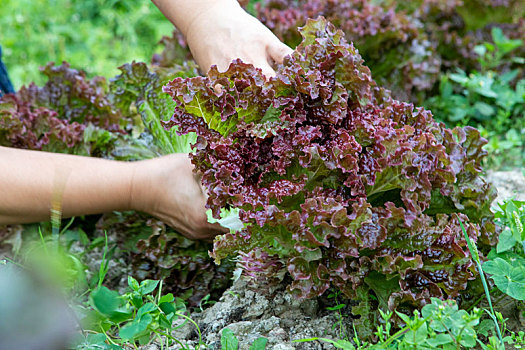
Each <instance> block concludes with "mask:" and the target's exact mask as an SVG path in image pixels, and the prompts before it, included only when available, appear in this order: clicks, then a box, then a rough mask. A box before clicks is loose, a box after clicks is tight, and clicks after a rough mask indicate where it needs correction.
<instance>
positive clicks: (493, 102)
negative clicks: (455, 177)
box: [426, 27, 525, 166]
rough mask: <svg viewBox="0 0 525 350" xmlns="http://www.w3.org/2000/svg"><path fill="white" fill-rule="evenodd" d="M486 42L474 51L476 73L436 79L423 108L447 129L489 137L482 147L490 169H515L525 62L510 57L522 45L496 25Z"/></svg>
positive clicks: (524, 108) (524, 106)
mask: <svg viewBox="0 0 525 350" xmlns="http://www.w3.org/2000/svg"><path fill="white" fill-rule="evenodd" d="M492 41H493V43H489V42H485V43H483V44H481V45H478V46H476V47H475V52H476V53H477V54H478V64H479V66H480V67H481V70H480V71H472V72H471V73H467V72H465V71H463V70H461V69H458V70H457V71H456V72H455V73H449V74H447V75H444V76H442V78H441V83H440V94H439V95H437V96H435V97H432V98H430V99H429V100H428V101H427V102H426V106H427V107H428V108H430V109H431V110H432V111H433V112H434V114H435V115H436V117H437V118H438V119H440V120H443V121H445V122H446V123H448V124H449V125H473V126H478V127H479V128H480V129H481V130H482V135H483V136H484V137H487V138H488V139H489V143H488V145H487V146H486V149H487V150H488V151H489V153H490V156H491V157H490V158H489V159H490V160H491V162H492V163H495V164H494V165H496V166H501V165H502V163H503V164H504V163H513V164H517V165H521V164H522V163H523V155H524V146H525V140H524V139H523V136H522V135H523V130H524V129H525V122H524V119H523V115H524V113H525V103H524V102H525V79H523V72H524V71H523V64H524V63H525V60H524V59H523V57H512V56H510V54H511V53H512V52H513V51H514V50H516V49H517V48H519V47H521V46H522V45H523V41H522V40H519V39H509V38H508V37H506V36H505V35H504V34H503V32H502V31H501V29H499V28H497V27H494V28H493V29H492ZM509 56H510V57H509ZM497 157H499V158H501V159H499V158H497Z"/></svg>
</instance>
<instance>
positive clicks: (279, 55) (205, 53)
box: [185, 0, 293, 77]
mask: <svg viewBox="0 0 525 350" xmlns="http://www.w3.org/2000/svg"><path fill="white" fill-rule="evenodd" d="M185 35H186V41H187V42H188V45H189V47H190V49H191V52H192V55H193V57H194V59H195V61H197V63H198V64H199V66H200V67H201V70H202V71H203V72H205V73H206V72H208V70H209V69H210V67H211V66H212V65H214V64H215V65H217V67H218V69H219V70H220V71H226V70H227V69H228V67H229V65H230V63H231V62H232V60H234V59H236V58H240V59H241V60H242V61H243V62H245V63H251V64H253V65H254V66H255V67H258V68H260V69H262V71H263V74H264V75H265V76H267V77H271V76H274V75H275V71H274V69H273V68H272V64H273V63H274V62H275V63H282V62H283V58H284V57H285V56H286V55H289V54H291V53H292V52H293V50H292V49H291V48H289V47H288V46H286V45H285V44H283V43H282V42H281V41H280V40H279V39H278V38H277V37H276V36H275V35H274V34H273V33H272V32H271V31H270V30H269V29H268V28H267V27H266V26H264V25H263V24H262V23H261V22H259V21H258V20H257V19H256V18H255V17H253V16H251V15H250V14H248V13H247V12H246V11H244V10H243V9H242V8H241V7H240V6H239V4H238V2H237V1H236V0H222V1H217V0H216V1H214V2H212V3H211V4H210V5H209V6H208V7H206V8H205V9H203V10H202V11H201V12H200V13H199V14H198V15H196V16H195V17H194V18H193V20H192V21H191V23H190V24H189V25H188V26H187V29H186V33H185Z"/></svg>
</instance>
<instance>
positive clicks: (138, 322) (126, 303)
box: [77, 276, 202, 349]
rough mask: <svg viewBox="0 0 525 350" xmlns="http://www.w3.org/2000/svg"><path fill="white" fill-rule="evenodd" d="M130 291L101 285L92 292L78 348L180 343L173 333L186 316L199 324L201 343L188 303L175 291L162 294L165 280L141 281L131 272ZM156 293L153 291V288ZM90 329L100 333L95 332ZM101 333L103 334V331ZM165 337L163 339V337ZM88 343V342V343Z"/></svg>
mask: <svg viewBox="0 0 525 350" xmlns="http://www.w3.org/2000/svg"><path fill="white" fill-rule="evenodd" d="M128 285H129V288H130V291H129V292H127V293H125V294H123V295H120V294H119V293H117V292H116V291H113V290H110V289H108V288H107V287H104V286H101V287H97V288H96V289H95V290H93V291H92V292H91V294H90V296H89V300H90V306H91V308H89V309H84V310H83V312H82V313H81V314H82V316H83V319H82V321H83V324H84V329H85V332H87V333H85V335H84V337H83V338H82V339H81V340H80V341H79V342H78V343H77V348H81V349H82V347H83V346H84V347H85V346H87V345H89V344H92V343H95V344H107V346H108V347H107V348H108V349H122V346H123V345H124V344H128V343H129V344H133V345H135V344H137V343H138V344H141V345H144V344H148V343H150V342H151V341H152V340H154V339H157V340H159V342H161V343H164V342H165V344H166V346H170V345H172V344H174V343H178V344H179V345H181V346H182V347H183V348H185V347H184V345H183V344H181V343H180V341H179V340H177V339H176V338H174V337H173V336H172V335H171V331H172V330H174V329H177V328H180V327H182V325H184V323H182V324H181V325H179V326H177V327H174V326H173V322H174V321H175V320H177V319H180V318H182V319H185V320H186V321H189V322H191V323H193V324H194V325H195V326H196V327H197V331H198V333H199V345H198V346H197V348H198V347H200V346H201V345H202V339H201V336H200V329H199V328H198V326H197V325H196V324H195V322H194V321H193V320H191V319H190V318H189V317H188V316H187V315H185V312H186V306H185V304H184V302H183V301H182V300H181V299H178V298H175V297H174V296H173V294H171V293H168V294H166V295H162V281H156V280H144V281H142V282H141V283H138V281H137V280H135V279H134V278H133V277H131V276H128ZM155 290H157V294H156V295H154V291H155ZM90 332H95V333H98V335H93V334H92V333H90ZM100 334H102V335H103V336H104V337H103V336H102V335H100ZM162 337H164V340H163V338H162ZM86 344H87V345H86Z"/></svg>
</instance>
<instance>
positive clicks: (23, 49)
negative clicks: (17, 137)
mask: <svg viewBox="0 0 525 350" xmlns="http://www.w3.org/2000/svg"><path fill="white" fill-rule="evenodd" d="M0 13H1V14H2V15H1V16H0V28H1V29H0V45H2V49H3V58H2V59H3V61H4V63H5V64H6V66H7V67H8V70H9V74H10V76H11V79H12V81H13V84H14V85H15V89H19V88H20V87H21V85H22V84H28V83H30V82H32V81H34V82H35V83H37V84H39V85H41V84H42V83H43V77H42V75H41V74H40V73H39V70H38V68H39V67H40V66H44V65H45V64H46V63H48V62H49V61H54V62H56V63H57V64H60V63H61V62H62V61H68V62H70V63H71V64H72V65H73V67H74V68H81V69H83V70H85V71H86V72H87V73H88V75H89V76H92V75H102V76H106V77H111V76H115V75H116V74H118V73H119V71H118V69H117V67H118V66H120V65H122V64H124V63H126V62H131V61H132V60H137V61H145V62H149V61H150V59H151V56H152V55H153V53H154V52H155V50H156V49H158V46H157V43H158V41H159V40H160V39H161V37H162V36H163V35H170V34H171V32H172V30H173V25H172V24H171V23H170V22H169V21H168V20H166V19H165V18H164V16H163V15H162V13H161V12H160V11H159V10H158V9H157V8H156V7H155V5H153V3H152V2H151V1H148V0H142V1H125V0H90V1H84V0H2V1H0Z"/></svg>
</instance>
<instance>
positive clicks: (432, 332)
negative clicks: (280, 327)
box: [294, 298, 522, 350]
mask: <svg viewBox="0 0 525 350" xmlns="http://www.w3.org/2000/svg"><path fill="white" fill-rule="evenodd" d="M396 314H397V316H398V317H400V318H401V319H402V320H403V324H404V325H403V326H402V327H401V329H398V330H397V331H394V327H393V326H392V317H393V315H394V313H393V312H392V311H387V312H383V311H381V324H380V325H378V326H377V327H376V331H375V333H374V334H375V336H376V337H377V342H376V343H369V342H364V341H362V340H361V339H359V334H357V333H356V332H354V336H353V338H352V339H351V340H352V341H350V340H349V339H347V338H346V339H335V340H334V339H329V338H320V337H314V338H309V339H299V340H294V342H305V341H314V340H319V341H324V342H328V343H330V344H332V345H334V346H335V347H336V348H339V349H345V350H356V349H363V350H364V349H370V350H379V349H445V350H452V349H470V348H472V347H475V346H476V345H477V344H479V345H480V346H481V347H482V348H484V349H500V350H502V349H504V348H503V347H502V346H501V343H500V342H499V340H498V338H497V337H496V336H495V335H494V333H495V332H494V329H493V327H490V326H489V327H487V326H486V325H487V324H486V323H484V322H483V321H481V317H482V315H483V311H482V310H480V309H476V308H475V309H474V310H472V311H471V312H467V311H465V310H461V309H459V308H458V305H457V303H456V302H455V301H453V300H440V299H437V298H432V300H431V303H429V304H427V305H425V306H424V307H423V308H422V309H421V312H419V311H414V314H413V315H412V316H408V315H406V314H403V313H399V312H397V313H396ZM498 318H499V319H502V317H501V314H498ZM482 326H483V329H484V330H482ZM489 331H492V333H493V334H492V335H491V336H490V337H488V340H487V342H486V343H487V344H485V343H484V342H482V341H481V339H480V337H479V335H478V333H480V332H483V333H484V335H485V336H488V335H489ZM520 337H522V335H519V334H518V335H516V334H512V335H511V336H508V337H506V338H505V340H504V341H505V343H506V344H512V343H519V342H520V339H521V338H520Z"/></svg>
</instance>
